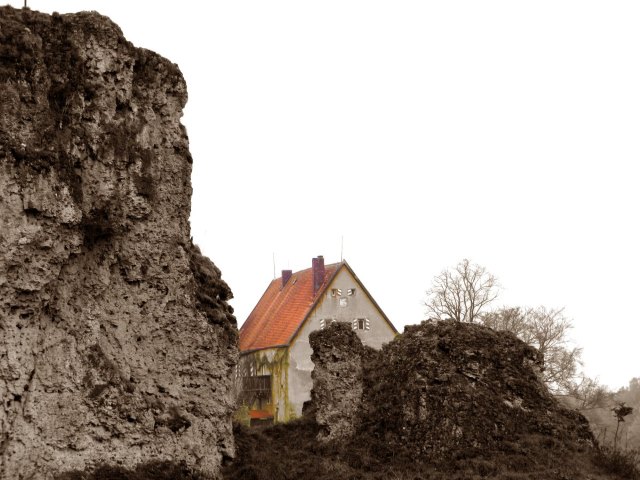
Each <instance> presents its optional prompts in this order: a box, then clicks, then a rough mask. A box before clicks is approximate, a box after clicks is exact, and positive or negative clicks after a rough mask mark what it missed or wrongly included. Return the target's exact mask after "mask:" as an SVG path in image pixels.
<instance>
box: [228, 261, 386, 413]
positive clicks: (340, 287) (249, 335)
mask: <svg viewBox="0 0 640 480" xmlns="http://www.w3.org/2000/svg"><path fill="white" fill-rule="evenodd" d="M330 322H349V323H350V324H351V326H352V328H353V329H354V330H355V331H356V333H357V334H358V336H359V337H360V339H361V340H362V343H363V344H365V345H369V346H371V347H373V348H376V349H379V348H381V347H382V345H383V344H384V343H387V342H389V341H390V340H392V339H393V338H394V337H395V335H396V334H397V333H398V332H397V330H396V329H395V327H394V326H393V324H392V323H391V322H390V321H389V319H388V318H387V316H386V315H385V314H384V312H383V311H382V309H381V308H380V307H379V306H378V304H377V303H376V302H375V300H374V299H373V297H371V295H370V294H369V292H368V291H367V289H366V288H365V287H364V285H363V284H362V282H361V281H360V279H359V278H358V277H357V276H356V274H355V273H354V272H353V270H352V269H351V267H350V266H349V264H348V263H347V262H346V261H342V262H340V263H333V264H330V265H325V264H324V258H323V257H322V256H319V257H317V258H314V259H313V260H312V266H311V268H308V269H306V270H302V271H299V272H296V273H293V272H292V271H291V270H283V271H282V277H280V278H277V279H275V280H273V281H272V282H271V283H270V284H269V287H268V288H267V290H266V291H265V292H264V294H263V295H262V298H261V299H260V301H259V302H258V304H257V305H256V306H255V308H254V309H253V311H252V312H251V314H250V315H249V317H248V318H247V320H246V321H245V322H244V324H243V325H242V327H241V328H240V360H239V362H238V368H237V375H236V380H237V390H238V392H239V396H238V404H239V405H240V406H241V407H243V408H244V411H245V413H246V412H247V411H248V415H249V418H250V421H251V424H253V425H255V424H269V423H274V422H276V423H277V422H286V421H288V420H291V419H293V418H296V417H299V416H300V415H301V414H302V406H303V404H304V402H305V401H307V400H309V399H310V398H311V396H310V393H311V387H312V380H311V371H312V370H313V362H312V361H311V353H312V350H311V347H310V346H309V333H311V332H312V331H314V330H317V329H321V328H324V327H325V326H327V325H328V324H329V323H330Z"/></svg>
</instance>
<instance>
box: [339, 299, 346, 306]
mask: <svg viewBox="0 0 640 480" xmlns="http://www.w3.org/2000/svg"><path fill="white" fill-rule="evenodd" d="M340 306H341V307H346V306H347V297H340Z"/></svg>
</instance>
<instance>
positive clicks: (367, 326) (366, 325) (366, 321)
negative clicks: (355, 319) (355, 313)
mask: <svg viewBox="0 0 640 480" xmlns="http://www.w3.org/2000/svg"><path fill="white" fill-rule="evenodd" d="M364 329H365V330H370V328H369V319H368V318H365V319H364Z"/></svg>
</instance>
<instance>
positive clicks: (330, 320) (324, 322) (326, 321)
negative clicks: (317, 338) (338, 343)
mask: <svg viewBox="0 0 640 480" xmlns="http://www.w3.org/2000/svg"><path fill="white" fill-rule="evenodd" d="M332 323H336V319H335V318H321V319H320V330H324V327H326V326H327V325H331V324H332Z"/></svg>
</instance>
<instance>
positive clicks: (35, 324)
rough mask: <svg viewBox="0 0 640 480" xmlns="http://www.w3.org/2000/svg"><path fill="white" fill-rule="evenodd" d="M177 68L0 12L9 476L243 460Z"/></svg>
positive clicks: (1, 423) (106, 28)
mask: <svg viewBox="0 0 640 480" xmlns="http://www.w3.org/2000/svg"><path fill="white" fill-rule="evenodd" d="M186 99H187V94H186V87H185V83H184V80H183V78H182V76H181V74H180V72H179V70H178V68H177V67H176V66H175V65H174V64H172V63H170V62H169V61H167V60H165V59H163V58H161V57H159V56H158V55H156V54H154V53H153V52H150V51H147V50H143V49H138V48H134V47H133V46H132V45H131V44H130V43H129V42H127V41H126V40H125V39H124V38H123V36H122V33H121V31H120V30H119V28H118V27H117V26H116V25H114V24H113V23H112V22H111V21H110V20H109V19H107V18H105V17H102V16H100V15H98V14H96V13H80V14H74V15H63V16H60V15H53V16H49V15H44V14H40V13H35V12H31V11H29V10H15V9H12V8H10V7H2V8H0V400H1V402H2V404H1V405H0V478H3V479H5V478H7V479H9V478H11V479H20V478H25V479H26V478H29V479H32V478H33V479H41V478H51V476H52V475H53V476H55V475H56V474H58V473H60V472H64V471H68V470H84V469H89V470H90V469H91V468H93V467H94V466H96V465H100V464H107V465H109V464H118V465H120V466H123V467H125V468H133V467H135V466H136V465H138V464H141V463H145V462H148V461H151V460H153V461H166V460H169V461H173V462H184V463H185V464H186V465H187V466H189V467H190V468H192V469H193V470H194V471H199V472H201V473H203V474H208V475H211V476H213V477H216V476H218V472H219V467H220V464H221V462H222V459H223V457H226V456H230V455H232V454H233V439H232V433H231V421H230V419H231V413H232V409H233V406H232V395H231V378H232V375H231V373H232V369H233V367H234V365H235V363H236V361H237V347H236V328H235V319H234V317H233V315H232V309H231V307H229V306H228V305H227V303H226V300H227V299H229V298H230V297H231V292H230V290H229V288H228V287H227V286H226V284H225V283H224V282H223V281H222V280H221V278H220V272H219V271H218V270H217V269H216V267H215V266H214V265H213V264H212V263H211V262H210V261H209V260H208V259H206V258H205V257H203V256H202V255H201V254H200V252H199V250H198V249H197V247H194V246H193V245H192V243H191V240H190V229H189V213H190V197H191V186H190V174H191V157H190V155H189V151H188V140H187V135H186V132H185V130H184V128H183V126H182V125H181V124H180V117H181V115H182V108H183V107H184V104H185V102H186Z"/></svg>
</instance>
